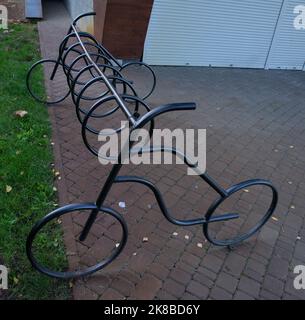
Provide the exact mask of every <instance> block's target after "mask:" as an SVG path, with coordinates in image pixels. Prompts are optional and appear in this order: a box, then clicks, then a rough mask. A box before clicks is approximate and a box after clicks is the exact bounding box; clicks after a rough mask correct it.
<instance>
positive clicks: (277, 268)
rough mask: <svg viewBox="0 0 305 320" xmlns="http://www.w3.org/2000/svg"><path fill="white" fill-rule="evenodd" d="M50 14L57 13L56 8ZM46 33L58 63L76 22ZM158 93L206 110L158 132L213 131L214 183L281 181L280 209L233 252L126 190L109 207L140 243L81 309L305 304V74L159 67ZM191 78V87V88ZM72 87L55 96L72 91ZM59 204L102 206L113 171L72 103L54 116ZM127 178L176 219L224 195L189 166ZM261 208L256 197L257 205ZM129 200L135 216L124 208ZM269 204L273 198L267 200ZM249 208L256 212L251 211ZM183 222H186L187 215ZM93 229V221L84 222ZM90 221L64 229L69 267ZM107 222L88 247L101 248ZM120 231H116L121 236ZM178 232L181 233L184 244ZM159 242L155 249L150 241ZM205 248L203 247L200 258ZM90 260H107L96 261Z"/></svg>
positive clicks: (90, 285) (82, 288)
mask: <svg viewBox="0 0 305 320" xmlns="http://www.w3.org/2000/svg"><path fill="white" fill-rule="evenodd" d="M47 6H48V3H47ZM45 14H46V20H45V21H43V22H41V23H39V32H40V39H41V47H42V53H43V56H48V57H50V56H51V57H55V56H56V53H57V47H58V44H59V42H60V40H61V38H62V36H63V35H64V33H65V32H66V28H67V25H68V23H69V21H68V17H67V14H66V12H65V11H64V9H63V7H61V5H60V4H58V3H56V2H55V3H54V4H53V6H48V10H45ZM155 70H156V73H157V77H158V86H157V89H156V92H155V94H154V95H153V97H151V99H150V101H149V103H150V105H151V106H152V107H154V106H157V105H159V104H164V103H169V102H181V101H192V100H193V101H195V102H196V103H197V106H198V109H197V111H195V112H183V113H173V114H167V115H166V116H164V117H162V118H160V120H159V121H158V126H159V127H165V126H166V127H170V128H175V127H182V128H207V130H208V137H207V143H208V154H207V169H208V171H209V174H210V175H212V176H213V177H215V178H216V179H218V181H219V182H220V183H222V184H223V185H224V186H225V187H228V186H230V185H232V184H235V183H237V182H239V181H243V180H247V179H251V178H256V177H260V178H266V179H271V180H272V181H273V182H274V184H275V185H276V186H277V188H278V189H279V193H280V201H279V205H278V208H277V211H276V213H275V214H274V217H273V219H271V220H270V221H269V222H268V224H267V225H266V226H265V227H264V228H263V230H262V231H261V232H260V233H259V234H258V235H257V236H255V237H252V238H251V239H250V240H248V241H247V242H245V243H244V244H243V245H240V246H239V247H237V248H235V249H234V250H233V251H228V250H227V249H226V248H218V247H215V246H210V245H209V244H208V243H206V242H205V240H204V237H203V235H202V230H201V228H200V227H199V226H196V227H191V228H179V227H176V226H173V225H171V224H169V223H168V222H167V221H165V219H164V218H163V217H162V215H161V213H160V211H159V210H158V208H157V205H156V202H155V200H154V198H153V196H152V194H151V193H149V192H148V191H147V190H146V189H145V188H144V187H143V188H142V187H139V186H131V185H117V186H115V187H114V188H113V190H112V192H111V195H110V197H109V200H108V201H107V203H108V204H111V206H112V207H114V208H115V209H117V210H118V211H120V212H122V213H123V214H124V217H125V219H126V221H127V223H128V226H129V234H130V236H129V239H128V244H127V248H126V249H125V250H124V252H123V254H122V255H121V256H120V257H119V258H118V259H117V260H116V261H115V262H114V263H113V264H111V265H109V266H108V267H106V268H105V269H104V270H102V271H101V272H99V273H97V274H95V275H93V276H91V277H89V278H88V279H86V280H78V281H76V282H75V284H74V287H73V294H74V298H75V299H126V298H128V299H304V298H305V291H304V290H303V291H302V290H301V291H298V290H295V289H294V288H293V285H292V281H293V278H294V274H293V268H294V266H296V265H298V264H303V265H304V264H305V225H304V209H305V203H304V194H305V183H304V173H305V171H304V165H305V160H304V159H305V135H304V133H305V127H304V121H305V109H304V100H305V73H303V72H286V71H263V70H239V69H221V68H217V69H209V68H173V67H171V68H165V67H158V68H155ZM182 80H183V81H182ZM64 86H65V84H64V79H62V83H60V84H59V85H57V86H56V88H54V87H53V88H50V87H49V88H48V90H49V94H56V91H58V90H62V88H64ZM49 112H50V118H51V121H52V126H53V139H54V142H55V146H54V152H55V156H56V168H57V169H58V170H59V171H60V172H61V176H62V179H61V180H60V181H59V191H60V194H59V195H60V203H61V204H67V203H73V202H84V201H86V202H87V201H92V202H94V201H95V199H96V196H97V194H98V192H99V190H100V188H101V186H102V185H103V182H104V181H105V178H106V176H107V175H108V173H109V170H110V167H108V166H106V167H105V166H102V165H100V164H99V163H98V161H97V159H95V158H94V157H93V156H92V155H91V154H90V153H89V152H88V150H87V149H86V148H85V146H84V144H83V142H82V139H81V135H80V124H79V123H78V121H77V118H76V115H75V111H74V107H73V105H72V103H71V101H69V100H66V101H65V102H64V103H62V104H60V105H57V106H55V107H50V108H49ZM123 173H128V174H138V175H145V176H146V177H147V178H149V179H151V180H152V181H153V182H156V183H157V185H158V187H159V188H160V189H161V190H162V192H163V193H164V194H165V200H166V201H167V202H168V204H169V206H170V208H171V210H172V212H174V213H175V214H176V212H177V214H176V216H177V217H180V218H181V217H185V216H188V217H194V218H195V217H200V216H202V215H203V213H204V210H205V208H207V206H208V205H209V204H210V202H211V201H212V200H213V199H214V198H215V193H213V192H211V191H208V189H207V187H206V186H205V185H204V184H203V183H202V182H201V181H199V179H196V178H194V177H187V176H186V177H182V175H183V173H185V168H184V167H183V169H182V168H181V167H180V166H141V167H134V166H127V167H125V168H124V169H123ZM252 200H253V199H252ZM119 201H125V202H126V208H125V209H122V208H120V207H119V206H118V203H119ZM256 202H259V204H261V205H263V204H264V203H266V197H264V196H262V197H260V198H258V199H256ZM244 206H246V208H248V209H250V202H247V201H244ZM181 211H182V212H183V213H182V212H181ZM81 220H82V221H81ZM83 220H84V219H80V218H79V216H78V217H74V218H73V222H72V221H70V222H67V221H65V222H64V229H65V238H66V242H67V244H68V248H67V252H68V253H69V252H71V250H72V251H73V250H74V251H75V250H76V251H77V252H78V256H76V257H75V256H69V259H70V262H71V263H73V260H74V259H79V258H80V256H81V255H82V249H83V248H82V247H81V246H80V245H79V244H77V243H75V242H73V241H72V236H73V234H74V233H77V232H79V230H80V225H82V223H83ZM102 222H103V221H102V220H100V221H99V222H98V223H96V224H95V228H94V230H93V232H92V234H91V235H90V237H89V239H88V240H87V241H88V243H87V244H88V245H89V244H90V245H91V246H92V248H93V250H94V249H99V250H101V248H102V246H104V245H105V243H104V242H103V243H102V244H101V243H100V242H99V239H100V238H99V237H100V236H101V235H102V234H103V232H105V229H104V228H103V224H102ZM109 232H110V231H109ZM116 232H117V231H116V230H111V232H110V233H112V234H114V235H115V234H116ZM176 233H177V234H176ZM143 237H148V239H149V241H148V242H143ZM198 243H199V244H202V245H203V247H202V248H201V247H200V245H199V246H198ZM91 252H93V253H94V252H97V250H95V251H91Z"/></svg>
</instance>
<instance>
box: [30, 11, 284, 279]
mask: <svg viewBox="0 0 305 320" xmlns="http://www.w3.org/2000/svg"><path fill="white" fill-rule="evenodd" d="M91 15H95V13H87V14H84V15H81V16H79V17H78V18H76V19H75V20H74V21H73V23H72V25H71V27H70V29H69V31H68V34H67V36H66V37H65V38H64V40H63V41H62V43H61V45H60V48H59V56H58V58H57V60H41V61H39V62H37V63H36V64H34V65H33V66H32V68H31V69H30V70H29V73H28V76H27V85H28V88H29V91H30V93H31V94H32V96H33V97H34V98H35V99H37V100H38V101H41V99H39V98H37V95H36V94H35V92H33V88H32V87H31V84H30V82H31V74H32V72H33V70H35V68H36V67H37V66H40V65H43V64H44V63H45V62H46V61H47V62H49V61H52V63H53V64H54V67H53V70H52V72H51V76H50V79H49V80H50V81H52V80H53V79H54V77H55V75H56V72H57V70H58V68H59V66H61V67H62V69H63V71H64V73H65V74H66V77H67V83H68V87H69V92H68V94H71V96H72V100H73V102H74V104H75V106H76V113H77V116H78V119H79V120H80V122H81V124H82V136H83V140H84V143H85V145H86V146H87V148H88V149H89V151H90V152H92V153H93V154H94V155H96V156H97V155H98V152H97V150H96V149H94V147H93V146H91V145H90V143H89V141H88V139H87V136H86V134H87V132H88V131H89V132H91V133H94V134H98V133H99V132H98V130H95V129H92V128H91V127H89V126H88V120H89V119H90V118H105V117H107V116H109V115H112V114H114V113H115V112H116V111H117V110H121V111H122V112H123V114H124V116H125V118H126V119H127V121H128V122H129V124H130V127H131V132H133V131H134V130H136V129H139V128H143V127H144V126H145V125H147V124H149V126H150V133H152V131H153V129H154V120H155V118H156V117H158V116H160V115H162V114H164V113H167V112H172V111H187V110H194V109H195V108H196V105H195V104H194V103H174V104H167V105H162V106H159V107H157V108H154V109H153V110H150V108H149V106H148V105H147V104H146V103H145V102H144V101H143V100H144V99H145V98H147V97H148V96H149V95H150V94H151V93H152V92H153V90H154V88H155V84H156V77H155V74H154V72H153V70H152V69H151V68H150V67H149V66H147V65H146V64H144V63H141V62H136V63H137V64H138V65H140V66H141V67H144V68H147V69H148V70H149V71H150V72H151V73H152V75H153V77H152V78H153V83H152V84H151V86H150V89H149V90H148V91H147V93H146V94H145V95H144V96H143V97H138V96H137V93H136V92H137V90H136V89H135V88H134V86H133V81H132V79H126V78H124V77H123V75H122V74H121V72H122V70H123V69H124V68H126V67H127V66H128V65H129V64H127V65H126V64H125V65H123V64H120V63H119V62H118V61H117V60H116V59H115V58H114V57H113V56H112V55H111V53H110V52H109V51H108V50H107V49H106V48H104V47H103V46H102V45H101V44H99V43H98V42H97V41H96V39H95V38H94V37H93V36H92V35H91V34H89V33H85V32H80V31H78V28H77V21H78V20H79V19H81V18H83V17H85V16H91ZM71 39H73V40H75V42H74V43H73V44H72V45H70V46H68V42H69V41H70V40H71ZM91 49H94V50H95V51H94V52H92V51H91ZM71 53H73V54H75V55H76V56H77V57H76V58H75V59H74V60H73V62H72V63H71V64H68V63H67V59H68V56H69V54H71ZM79 61H82V62H83V66H82V68H79V69H77V68H76V65H77V63H78V62H79ZM109 72H110V75H109V74H106V73H109ZM85 73H87V74H90V75H91V79H90V80H88V81H85V82H84V81H81V76H82V75H83V74H85ZM96 83H102V84H103V85H105V86H106V90H105V92H103V93H101V94H100V95H99V96H98V97H94V98H93V97H91V96H89V95H88V94H87V95H86V92H88V88H90V86H91V85H92V84H96ZM118 84H119V85H120V86H122V92H118V91H119V90H118ZM77 86H80V87H81V88H82V89H81V90H80V91H77V90H76V87H77ZM128 91H129V93H128ZM66 97H67V95H65V96H63V97H61V98H60V99H58V100H57V101H43V102H46V103H49V104H54V103H58V102H60V101H62V100H64V99H65V98H66ZM84 100H86V101H96V102H95V103H94V105H93V106H92V107H91V108H90V110H89V111H87V110H84V109H83V108H82V107H81V101H84ZM109 101H114V102H115V103H116V104H117V106H116V107H114V108H113V109H111V110H110V111H108V112H104V113H102V114H101V113H98V111H97V110H98V109H99V108H100V107H101V106H102V105H103V104H104V103H107V102H109ZM130 102H133V103H134V104H135V108H134V110H130V108H129V107H128V106H129V104H130ZM140 108H142V109H143V111H145V114H144V115H142V116H140V115H139V110H140ZM120 130H122V128H118V129H116V132H119V131H120ZM131 149H132V146H130V152H132V150H131ZM137 152H149V153H154V152H170V153H172V154H174V155H178V156H179V157H181V158H182V159H183V161H184V163H185V164H186V165H187V166H188V167H191V168H193V169H194V170H196V166H195V165H193V164H192V163H191V162H190V161H189V159H187V157H186V156H185V155H184V154H182V153H180V152H179V151H178V150H176V149H173V148H172V149H167V148H164V147H160V148H148V149H146V150H144V149H143V150H138V151H137ZM120 160H121V155H119V158H118V163H117V164H114V165H113V167H112V169H111V172H110V173H109V176H108V178H107V180H106V182H105V184H104V186H103V187H102V190H101V192H100V194H99V196H98V198H97V200H96V203H83V204H71V205H67V206H64V207H61V208H58V209H56V210H54V211H53V212H51V213H49V214H48V215H46V216H45V217H44V218H42V219H41V220H40V221H38V222H37V223H36V224H35V226H34V227H33V229H32V230H31V232H30V234H29V236H28V239H27V244H26V250H27V255H28V258H29V260H30V261H31V263H32V265H33V267H34V268H36V269H37V270H39V271H40V272H42V273H44V274H46V275H48V276H51V277H56V278H62V279H68V278H76V277H81V276H87V275H89V274H92V273H94V272H96V271H98V270H100V269H102V268H104V267H105V266H106V265H108V264H109V263H111V262H112V261H113V260H114V259H115V258H116V257H117V256H118V255H119V254H120V253H121V251H122V250H123V248H124V246H125V244H126V242H127V238H128V229H127V225H126V222H125V219H124V218H123V216H122V215H121V214H120V213H118V212H116V211H115V210H113V209H112V208H108V207H105V206H104V202H105V200H106V198H107V196H108V194H109V192H110V190H111V188H112V186H113V184H114V183H130V182H131V183H139V184H142V185H143V186H146V187H147V188H148V189H150V190H151V191H152V192H153V194H154V196H155V198H156V200H157V203H158V205H159V208H160V210H161V212H162V213H163V215H164V217H165V218H166V219H167V220H168V221H169V222H171V223H173V224H175V225H178V226H193V225H201V226H202V228H203V233H204V235H205V237H206V239H207V240H208V241H209V242H211V243H213V244H214V245H218V246H229V247H230V246H233V245H235V244H238V243H240V242H242V241H244V240H245V239H247V238H249V237H250V236H252V235H253V234H254V233H255V232H257V231H258V230H259V229H260V228H261V227H262V226H263V225H264V224H265V223H266V222H267V221H268V219H269V218H270V216H271V215H272V213H273V212H274V210H275V208H276V205H277V201H278V194H277V191H276V189H275V187H274V186H273V185H272V184H271V182H269V181H267V180H262V179H254V180H248V181H244V182H241V183H239V184H236V185H234V186H232V187H230V188H228V189H224V188H222V187H221V186H220V185H219V184H218V183H217V182H216V181H215V180H214V179H212V178H211V177H210V176H209V175H208V174H207V173H203V174H200V175H199V177H200V178H201V179H203V180H204V181H205V182H206V183H207V184H208V185H209V186H210V187H211V188H212V189H214V190H215V191H216V192H217V194H218V197H217V199H215V201H214V202H213V203H212V204H211V205H210V207H209V208H208V209H207V211H206V213H205V215H204V217H203V218H200V219H192V220H179V219H176V218H174V217H173V216H172V215H171V213H170V211H169V210H168V209H167V206H166V203H165V201H164V199H163V196H162V193H161V192H160V191H159V189H158V188H157V187H156V186H155V185H154V184H153V183H152V182H151V181H149V180H147V179H144V178H142V177H137V176H119V172H120V169H121V167H122V166H123V164H122V163H121V162H122V161H120ZM253 186H263V187H266V189H270V190H271V193H272V198H271V201H270V205H269V207H268V209H267V211H266V212H265V214H264V215H263V216H262V218H261V219H260V220H259V221H258V222H257V224H256V225H255V226H254V227H252V228H251V229H250V230H248V231H247V232H246V233H243V234H242V235H238V236H237V237H234V238H232V239H225V240H219V239H216V238H214V237H213V236H211V234H210V232H209V225H210V224H211V223H217V222H224V221H229V220H233V219H237V218H239V215H238V214H237V213H225V214H221V215H216V214H215V211H216V209H217V208H219V206H220V205H221V204H222V203H223V202H224V201H225V200H226V199H227V198H229V197H230V196H232V195H233V194H235V193H237V192H238V191H240V190H243V189H247V188H250V187H253ZM85 210H87V211H88V210H89V211H90V212H91V213H90V215H89V218H88V220H87V222H86V224H85V226H84V228H83V230H82V232H81V233H80V236H79V241H84V240H85V239H86V237H87V236H88V234H89V232H90V230H91V227H92V225H93V223H94V222H95V220H96V218H97V217H98V216H99V215H106V214H108V215H110V216H112V217H113V218H114V219H116V220H117V221H118V222H119V224H120V226H121V228H122V239H121V241H120V243H119V244H118V245H117V246H116V247H115V248H114V250H113V251H112V253H111V255H110V256H109V257H107V258H106V259H104V260H103V261H101V262H99V263H98V264H96V265H94V266H92V267H88V268H86V269H84V270H76V271H71V272H70V271H69V272H65V271H63V272H58V271H53V270H50V269H48V268H46V267H44V266H43V265H42V264H41V263H40V262H38V260H37V259H36V258H35V256H34V254H33V252H32V246H33V241H34V239H35V237H36V235H37V234H38V232H39V231H40V230H41V229H42V228H43V227H44V226H45V225H46V224H47V223H49V222H51V221H53V220H55V219H58V218H60V217H61V216H63V215H64V214H67V213H71V212H76V211H85Z"/></svg>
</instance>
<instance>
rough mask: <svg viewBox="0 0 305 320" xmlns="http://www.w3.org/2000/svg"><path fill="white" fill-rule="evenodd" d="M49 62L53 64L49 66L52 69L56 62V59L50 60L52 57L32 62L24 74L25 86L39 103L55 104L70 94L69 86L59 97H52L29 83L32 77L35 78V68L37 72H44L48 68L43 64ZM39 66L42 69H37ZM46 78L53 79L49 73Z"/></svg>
mask: <svg viewBox="0 0 305 320" xmlns="http://www.w3.org/2000/svg"><path fill="white" fill-rule="evenodd" d="M49 63H51V64H54V66H53V67H52V68H51V69H52V70H53V68H54V67H55V66H56V64H57V63H58V62H57V61H56V60H52V59H42V60H40V61H37V62H36V63H35V64H33V65H32V67H31V68H30V69H29V71H28V73H27V76H26V86H27V89H28V91H29V93H30V95H31V96H32V97H33V98H34V99H35V100H36V101H38V102H40V103H46V104H49V105H52V104H57V103H59V102H62V101H63V100H65V99H66V98H67V97H68V96H69V94H70V89H69V87H68V88H67V91H66V93H64V94H62V95H61V97H58V98H55V99H52V98H51V97H50V96H48V95H47V94H45V93H42V92H38V91H41V90H40V88H39V87H37V86H34V87H33V86H32V84H31V82H32V80H33V78H35V72H36V70H37V69H38V72H39V73H41V72H45V73H46V72H47V71H48V70H47V69H48V68H46V67H45V66H44V65H46V64H49ZM59 64H60V65H62V64H61V63H59ZM40 67H42V70H39V68H40ZM52 70H50V71H52ZM47 78H49V80H50V81H54V79H51V78H52V77H51V75H50V77H47ZM40 95H41V96H40Z"/></svg>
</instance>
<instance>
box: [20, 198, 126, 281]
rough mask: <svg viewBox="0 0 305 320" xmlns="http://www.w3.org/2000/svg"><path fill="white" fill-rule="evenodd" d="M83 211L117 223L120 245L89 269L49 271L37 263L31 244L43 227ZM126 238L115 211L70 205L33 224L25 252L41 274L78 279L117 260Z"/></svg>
mask: <svg viewBox="0 0 305 320" xmlns="http://www.w3.org/2000/svg"><path fill="white" fill-rule="evenodd" d="M85 210H89V211H92V210H97V212H98V213H99V214H103V215H105V214H107V215H110V216H112V217H113V218H114V219H115V220H117V221H118V222H119V224H120V226H121V228H122V239H121V241H120V243H119V244H118V245H117V246H115V248H114V249H113V251H112V252H111V254H110V255H109V256H108V257H106V258H104V259H103V260H102V261H100V262H98V263H97V264H95V265H93V266H90V267H85V268H84V269H83V270H77V271H56V270H51V269H50V268H49V267H47V266H44V265H43V263H41V262H39V261H38V259H37V257H35V253H33V244H34V240H35V239H36V238H37V237H38V236H39V232H40V231H41V230H42V229H43V227H44V226H46V225H47V224H51V223H52V221H54V220H57V219H59V218H61V217H63V216H64V215H65V214H69V213H72V212H76V211H85ZM127 237H128V228H127V225H126V222H125V219H124V218H123V217H122V216H121V215H120V214H119V213H118V212H116V211H115V210H113V209H111V208H108V207H101V208H97V206H96V205H95V204H94V203H81V204H72V205H67V206H64V207H61V208H59V209H57V210H55V211H53V212H51V213H49V214H48V215H46V216H45V217H44V218H42V219H41V220H40V221H38V222H37V223H36V224H35V226H34V227H33V229H32V230H31V232H30V234H29V236H28V238H27V242H26V252H27V256H28V258H29V260H30V262H31V264H32V266H33V267H34V268H35V269H37V270H38V271H40V272H41V273H43V274H45V275H47V276H50V277H54V278H60V279H71V278H78V277H84V276H88V275H90V274H92V273H94V272H97V271H99V270H101V269H103V268H105V267H106V266H107V265H108V264H109V263H111V262H112V261H113V260H114V259H115V258H117V257H118V255H119V254H120V253H121V252H122V250H123V249H124V247H125V245H126V242H127Z"/></svg>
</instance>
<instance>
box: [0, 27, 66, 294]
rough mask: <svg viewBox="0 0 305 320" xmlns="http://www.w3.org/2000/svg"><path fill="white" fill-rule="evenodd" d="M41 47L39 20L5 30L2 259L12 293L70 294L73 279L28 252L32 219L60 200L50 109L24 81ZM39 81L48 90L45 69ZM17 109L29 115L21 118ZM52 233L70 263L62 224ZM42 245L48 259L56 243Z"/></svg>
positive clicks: (0, 66) (0, 134) (1, 60)
mask: <svg viewBox="0 0 305 320" xmlns="http://www.w3.org/2000/svg"><path fill="white" fill-rule="evenodd" d="M38 48H39V46H38V33H37V27H36V25H35V24H15V25H10V30H9V32H8V33H5V32H3V31H2V30H0V204H1V205H0V257H1V258H0V260H4V263H5V265H6V266H7V267H8V268H9V291H8V293H9V297H10V298H12V299H67V298H69V296H70V292H69V286H68V283H66V282H63V281H58V280H54V279H50V278H48V277H46V276H44V275H41V274H40V273H38V272H37V271H35V270H33V268H32V267H31V265H30V263H29V261H28V259H27V257H26V254H25V242H26V238H27V235H28V233H29V231H30V230H31V228H32V226H33V224H34V223H35V222H36V221H37V220H38V219H39V218H40V217H42V216H44V215H45V214H46V213H48V212H49V211H51V210H53V209H54V204H55V203H56V194H55V193H54V191H53V182H54V174H53V172H52V166H51V164H52V161H53V157H52V149H51V146H50V136H51V128H50V122H49V118H48V112H47V108H46V107H45V106H44V105H42V104H39V103H36V102H35V101H34V100H33V99H32V98H31V97H30V96H29V94H28V93H27V90H26V85H25V78H26V74H27V70H28V69H29V67H30V66H31V65H32V64H33V63H34V62H35V61H37V60H39V59H40V52H39V49H38ZM35 81H36V83H35V86H37V89H38V90H41V91H43V90H44V88H43V81H42V74H41V75H40V76H39V77H37V78H36V79H35ZM17 110H25V111H27V112H28V114H27V115H26V116H25V117H23V118H20V117H16V115H15V111H17ZM7 186H10V187H11V188H12V190H11V191H10V192H7V191H9V189H10V188H9V189H8V190H7ZM52 232H53V235H54V237H55V239H56V243H55V245H56V247H57V248H58V250H56V253H55V256H53V258H54V259H53V261H54V264H55V266H56V267H58V268H60V267H63V266H65V265H66V263H67V261H66V257H65V253H64V247H63V243H62V236H61V230H60V227H59V226H55V227H53V229H52ZM37 245H38V247H39V249H41V250H40V252H41V254H40V258H41V259H42V260H48V259H49V258H50V255H49V251H48V247H49V246H50V245H52V243H51V244H50V243H48V242H47V241H46V237H44V236H43V235H42V236H41V237H39V240H38V242H37Z"/></svg>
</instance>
